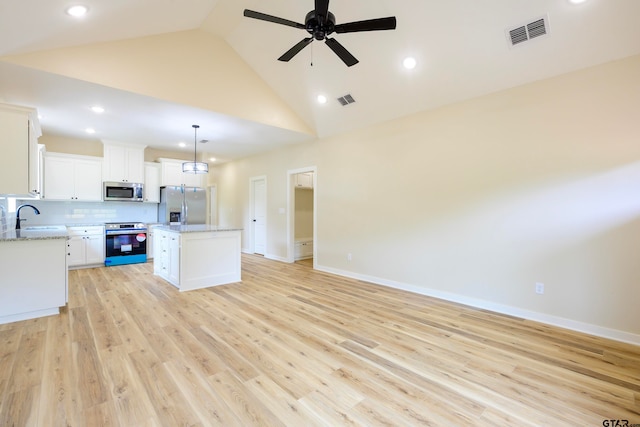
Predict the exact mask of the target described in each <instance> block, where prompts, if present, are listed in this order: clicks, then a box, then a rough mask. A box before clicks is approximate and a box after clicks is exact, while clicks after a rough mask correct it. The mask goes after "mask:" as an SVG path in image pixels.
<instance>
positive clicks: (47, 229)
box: [0, 225, 69, 242]
mask: <svg viewBox="0 0 640 427" xmlns="http://www.w3.org/2000/svg"><path fill="white" fill-rule="evenodd" d="M68 236H69V234H68V233H67V227H65V226H64V225H42V226H33V227H24V228H23V229H21V230H14V229H10V230H9V229H7V230H0V242H3V241H5V242H6V241H15V240H50V239H66V238H67V237H68Z"/></svg>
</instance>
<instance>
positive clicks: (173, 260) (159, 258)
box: [153, 230, 180, 286]
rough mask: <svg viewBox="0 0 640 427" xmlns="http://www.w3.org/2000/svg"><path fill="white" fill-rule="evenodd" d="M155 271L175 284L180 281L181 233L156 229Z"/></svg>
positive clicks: (154, 238)
mask: <svg viewBox="0 0 640 427" xmlns="http://www.w3.org/2000/svg"><path fill="white" fill-rule="evenodd" d="M153 241H154V247H153V252H154V258H153V272H154V273H155V274H157V275H158V276H160V277H162V278H163V279H164V280H166V281H168V282H169V283H171V284H172V285H174V286H178V285H179V281H180V235H179V234H177V233H171V232H169V231H165V230H155V231H154V235H153Z"/></svg>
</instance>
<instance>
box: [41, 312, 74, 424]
mask: <svg viewBox="0 0 640 427" xmlns="http://www.w3.org/2000/svg"><path fill="white" fill-rule="evenodd" d="M47 320H48V322H49V327H48V329H47V336H46V344H45V354H46V357H45V358H44V364H43V372H42V384H41V388H42V393H41V397H40V402H39V413H38V425H47V424H50V425H60V426H62V425H65V424H68V425H78V424H80V421H79V419H80V417H79V414H78V407H79V404H78V402H77V398H76V397H75V393H74V385H75V384H76V383H77V380H76V371H75V370H73V369H68V366H69V360H72V359H73V354H72V344H71V340H70V337H71V328H70V322H69V316H50V317H48V318H47Z"/></svg>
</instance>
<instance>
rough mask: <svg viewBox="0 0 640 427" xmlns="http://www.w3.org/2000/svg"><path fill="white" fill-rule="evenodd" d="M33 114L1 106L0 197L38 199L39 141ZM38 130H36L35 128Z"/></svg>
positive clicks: (8, 106)
mask: <svg viewBox="0 0 640 427" xmlns="http://www.w3.org/2000/svg"><path fill="white" fill-rule="evenodd" d="M30 114H33V115H35V110H31V109H25V108H21V107H14V106H10V105H6V104H0V147H2V156H1V157H0V194H16V195H32V196H37V195H38V191H39V190H40V189H39V186H38V182H37V180H36V179H35V178H37V168H38V141H37V138H38V137H39V136H40V134H38V133H37V132H36V124H35V123H34V122H33V121H32V120H30V119H29V116H30ZM38 129H39V127H38Z"/></svg>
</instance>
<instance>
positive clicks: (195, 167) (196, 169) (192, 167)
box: [182, 125, 209, 173]
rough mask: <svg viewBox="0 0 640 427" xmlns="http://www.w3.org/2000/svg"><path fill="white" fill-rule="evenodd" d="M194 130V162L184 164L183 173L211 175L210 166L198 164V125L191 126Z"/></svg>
mask: <svg viewBox="0 0 640 427" xmlns="http://www.w3.org/2000/svg"><path fill="white" fill-rule="evenodd" d="M191 127H192V128H193V162H184V163H183V164H182V172H184V173H209V165H208V164H207V163H204V162H198V161H197V157H196V147H197V145H198V141H197V140H198V128H199V127H200V126H198V125H191Z"/></svg>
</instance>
